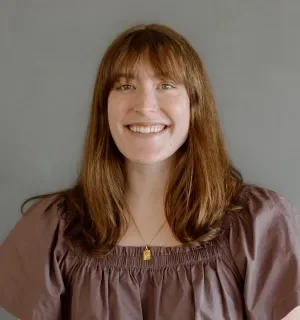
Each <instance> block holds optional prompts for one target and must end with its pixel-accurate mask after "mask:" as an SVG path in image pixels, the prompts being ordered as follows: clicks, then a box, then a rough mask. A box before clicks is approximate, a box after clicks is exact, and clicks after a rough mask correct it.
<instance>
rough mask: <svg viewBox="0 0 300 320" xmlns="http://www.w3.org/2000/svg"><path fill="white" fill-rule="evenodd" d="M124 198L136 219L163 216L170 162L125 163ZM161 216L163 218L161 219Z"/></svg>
mask: <svg viewBox="0 0 300 320" xmlns="http://www.w3.org/2000/svg"><path fill="white" fill-rule="evenodd" d="M125 169H126V181H127V192H126V198H127V201H128V205H129V208H130V210H131V211H132V215H133V217H134V218H136V219H147V218H150V217H151V218H152V219H153V218H154V216H156V218H158V219H159V220H161V219H162V218H164V217H165V214H164V195H165V191H166V185H167V181H168V178H169V175H170V172H171V169H172V165H171V160H165V161H162V162H159V163H155V164H151V165H150V164H137V163H132V162H129V161H128V162H126V163H125ZM162 216H163V217H162Z"/></svg>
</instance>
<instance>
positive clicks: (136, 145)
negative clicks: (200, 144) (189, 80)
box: [108, 60, 190, 164]
mask: <svg viewBox="0 0 300 320" xmlns="http://www.w3.org/2000/svg"><path fill="white" fill-rule="evenodd" d="M134 71H135V72H134V74H133V77H132V78H130V79H126V78H125V77H122V76H121V77H120V78H119V80H118V81H117V82H116V83H115V84H114V86H113V88H112V90H111V92H110V94H109V97H108V122H109V128H110V132H111V135H112V137H113V140H114V142H115V144H116V146H117V147H118V149H119V151H120V152H121V153H122V154H123V155H124V157H125V159H127V160H128V161H131V162H133V163H139V164H153V163H157V162H161V161H164V160H167V159H169V158H171V157H172V156H173V155H174V154H175V152H176V151H177V150H178V149H179V148H180V147H181V146H182V145H183V143H184V142H185V141H186V139H187V136H188V131H189V122H190V101H189V97H188V93H187V90H186V88H185V87H184V85H183V84H181V83H175V82H174V81H172V80H162V79H159V78H158V77H156V76H155V73H154V70H153V69H152V67H151V65H150V64H149V63H148V62H147V61H143V60H141V61H140V62H139V63H138V64H137V66H136V68H135V70H134ZM153 126H154V127H153ZM162 128H163V130H162V131H159V130H161V129H162ZM130 129H131V130H134V131H140V132H133V131H131V130H130ZM152 131H159V132H152ZM149 132H150V133H149Z"/></svg>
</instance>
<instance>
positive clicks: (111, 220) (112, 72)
mask: <svg viewBox="0 0 300 320" xmlns="http://www.w3.org/2000/svg"><path fill="white" fill-rule="evenodd" d="M141 58H147V59H148V61H149V62H150V64H151V65H152V67H153V69H154V71H156V73H158V74H160V75H161V77H166V78H173V79H175V80H177V81H180V82H181V83H183V84H184V85H185V87H186V90H187V92H188V94H189V98H190V128H189V133H188V137H187V140H186V142H185V143H184V144H183V145H182V146H181V148H180V149H179V150H178V151H177V152H176V155H175V156H176V157H177V160H176V161H175V167H174V169H173V171H172V175H171V176H170V177H169V180H168V184H167V189H166V194H165V196H164V208H165V213H166V218H167V221H168V223H169V225H170V227H171V229H172V231H173V234H174V236H175V237H176V238H177V239H178V240H179V241H180V242H181V243H182V244H183V246H189V245H192V244H195V243H200V242H207V241H210V240H212V239H214V238H215V237H216V236H217V234H218V233H219V232H220V230H221V222H222V220H223V218H224V216H225V215H227V214H228V213H230V212H232V211H236V210H238V209H239V208H240V207H239V206H238V203H237V202H236V201H235V199H236V197H237V195H238V194H239V192H240V190H241V187H242V186H243V178H242V176H241V174H240V173H239V172H238V170H237V169H235V168H234V167H233V166H232V164H231V162H230V159H229V156H228V154H227V152H226V149H225V143H224V138H223V134H222V130H221V126H220V123H219V119H218V115H217V110H216V104H215V100H214V96H213V93H212V89H211V86H210V84H209V79H208V76H207V74H206V71H205V70H204V67H203V63H202V61H201V59H200V57H199V56H198V54H197V52H196V51H195V50H194V49H193V47H192V46H191V45H190V44H189V42H188V41H187V40H186V39H185V38H184V37H183V36H181V35H180V34H178V33H177V32H176V31H174V30H172V29H171V28H169V27H167V26H164V25H159V24H150V25H137V26H133V27H131V28H129V29H128V30H126V31H125V32H123V33H121V34H120V35H119V36H118V37H117V38H116V39H115V40H114V41H113V42H112V43H111V44H110V46H109V47H108V49H107V51H106V52H105V53H104V56H103V58H102V61H101V63H100V66H99V69H98V73H97V76H96V81H95V87H94V92H93V99H92V103H91V110H90V117H89V124H88V128H87V133H86V137H85V143H84V149H83V154H82V159H81V166H80V172H79V174H78V177H77V179H76V182H75V183H74V184H73V186H72V187H70V188H67V189H64V190H60V191H57V192H54V193H47V194H43V195H38V196H34V197H31V198H29V199H27V200H26V201H24V202H23V204H22V206H21V212H22V213H23V207H24V205H25V204H26V203H27V202H28V201H30V200H33V199H38V198H48V197H51V196H53V195H57V196H58V198H59V199H61V200H62V201H61V202H60V208H62V212H63V213H64V216H65V218H66V220H67V226H66V229H65V237H66V238H67V240H68V241H69V243H70V245H71V246H72V247H74V245H75V244H76V245H80V246H81V247H82V248H83V249H84V250H85V251H86V252H87V253H88V254H89V255H90V256H93V257H101V256H103V255H105V254H106V253H108V252H109V251H110V250H111V249H112V248H113V247H114V246H115V245H116V244H117V243H118V240H119V239H120V238H121V237H122V235H123V234H124V233H125V231H126V230H127V228H128V221H127V220H126V216H125V214H124V210H125V211H127V212H129V208H128V205H127V203H126V199H125V190H126V179H125V171H124V156H123V155H122V154H121V153H120V151H119V150H118V148H117V147H116V144H115V143H114V141H113V138H112V136H111V133H110V130H109V125H108V115H107V114H108V112H107V101H108V96H109V93H110V90H111V89H112V87H113V85H114V83H115V81H116V80H117V76H118V74H119V73H120V71H122V73H131V72H132V70H133V68H134V66H135V64H136V63H137V62H138V61H139V59H141ZM55 198H56V197H55Z"/></svg>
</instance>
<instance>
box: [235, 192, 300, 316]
mask: <svg viewBox="0 0 300 320" xmlns="http://www.w3.org/2000/svg"><path fill="white" fill-rule="evenodd" d="M229 239H230V241H229V243H230V244H229V245H230V250H231V254H232V257H233V259H234V262H235V265H236V266H237V268H238V270H239V273H240V275H241V277H242V279H243V280H244V285H243V295H244V303H245V314H246V319H251V320H254V319H260V320H281V319H283V318H284V317H285V316H286V315H287V314H288V313H289V312H290V311H292V310H293V309H294V308H296V307H297V306H299V305H300V214H299V212H297V210H296V209H295V207H293V205H292V204H291V203H290V202H289V201H288V200H287V199H286V198H283V197H280V196H279V195H278V194H277V193H275V192H273V191H270V190H266V189H263V188H256V189H254V190H252V191H251V192H250V197H249V199H248V200H247V204H246V207H245V211H244V212H241V213H240V214H239V216H238V218H237V219H236V220H235V221H234V222H233V223H232V226H231V230H230V237H229Z"/></svg>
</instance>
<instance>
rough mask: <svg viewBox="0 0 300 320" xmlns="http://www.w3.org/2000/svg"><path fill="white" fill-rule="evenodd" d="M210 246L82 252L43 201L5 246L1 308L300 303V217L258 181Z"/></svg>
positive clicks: (176, 311)
mask: <svg viewBox="0 0 300 320" xmlns="http://www.w3.org/2000/svg"><path fill="white" fill-rule="evenodd" d="M244 198H245V200H246V207H245V209H244V210H243V211H242V212H240V213H238V214H235V215H228V216H227V217H226V219H225V220H224V225H223V232H222V233H221V234H220V236H218V237H217V238H216V239H215V240H213V241H212V242H211V243H209V244H207V245H201V244H199V245H196V246H193V247H189V248H183V247H180V246H176V247H151V251H152V259H151V260H149V261H143V258H142V252H143V248H142V247H122V246H116V247H115V248H114V249H113V250H112V251H111V252H110V253H109V254H107V255H106V257H105V258H103V259H95V258H90V257H87V256H86V257H85V258H83V257H82V256H79V255H76V254H74V253H73V252H72V251H71V250H70V249H69V248H68V245H67V243H66V241H65V239H64V228H65V225H64V223H65V222H64V220H63V219H62V218H61V212H60V209H58V205H57V202H54V204H53V205H50V203H51V202H53V199H48V200H40V201H39V202H37V203H35V204H34V205H33V206H32V207H31V208H30V210H29V211H28V213H27V214H26V215H25V216H24V217H22V218H21V219H20V221H19V222H18V223H17V224H16V226H15V228H14V229H13V230H12V231H11V232H10V233H9V235H8V237H7V238H6V239H5V240H4V242H3V244H2V245H1V247H0V261H1V263H0V306H2V307H3V308H5V309H6V310H7V311H8V312H10V313H12V314H13V315H15V316H16V317H18V318H21V319H22V320H31V319H34V320H37V319H38V320H48V319H49V320H58V319H63V320H69V319H72V320H93V319H95V320H96V319H97V320H141V319H145V320H192V319H193V320H195V319H201V320H219V319H220V320H221V319H222V320H223V319H226V320H227V319H228V320H236V319H237V320H239V319H256V320H257V319H259V320H264V319H266V320H269V319H270V320H271V319H272V320H279V319H282V318H283V317H284V316H285V315H287V314H288V313H289V312H290V311H291V310H292V309H294V308H295V307H296V306H297V305H300V215H299V213H296V210H295V208H294V207H293V206H292V205H291V204H290V203H289V202H288V200H287V199H285V198H282V197H279V196H278V195H277V194H276V193H275V192H273V191H270V190H266V189H263V188H259V187H251V188H250V189H249V191H248V192H247V193H246V195H245V196H244Z"/></svg>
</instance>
